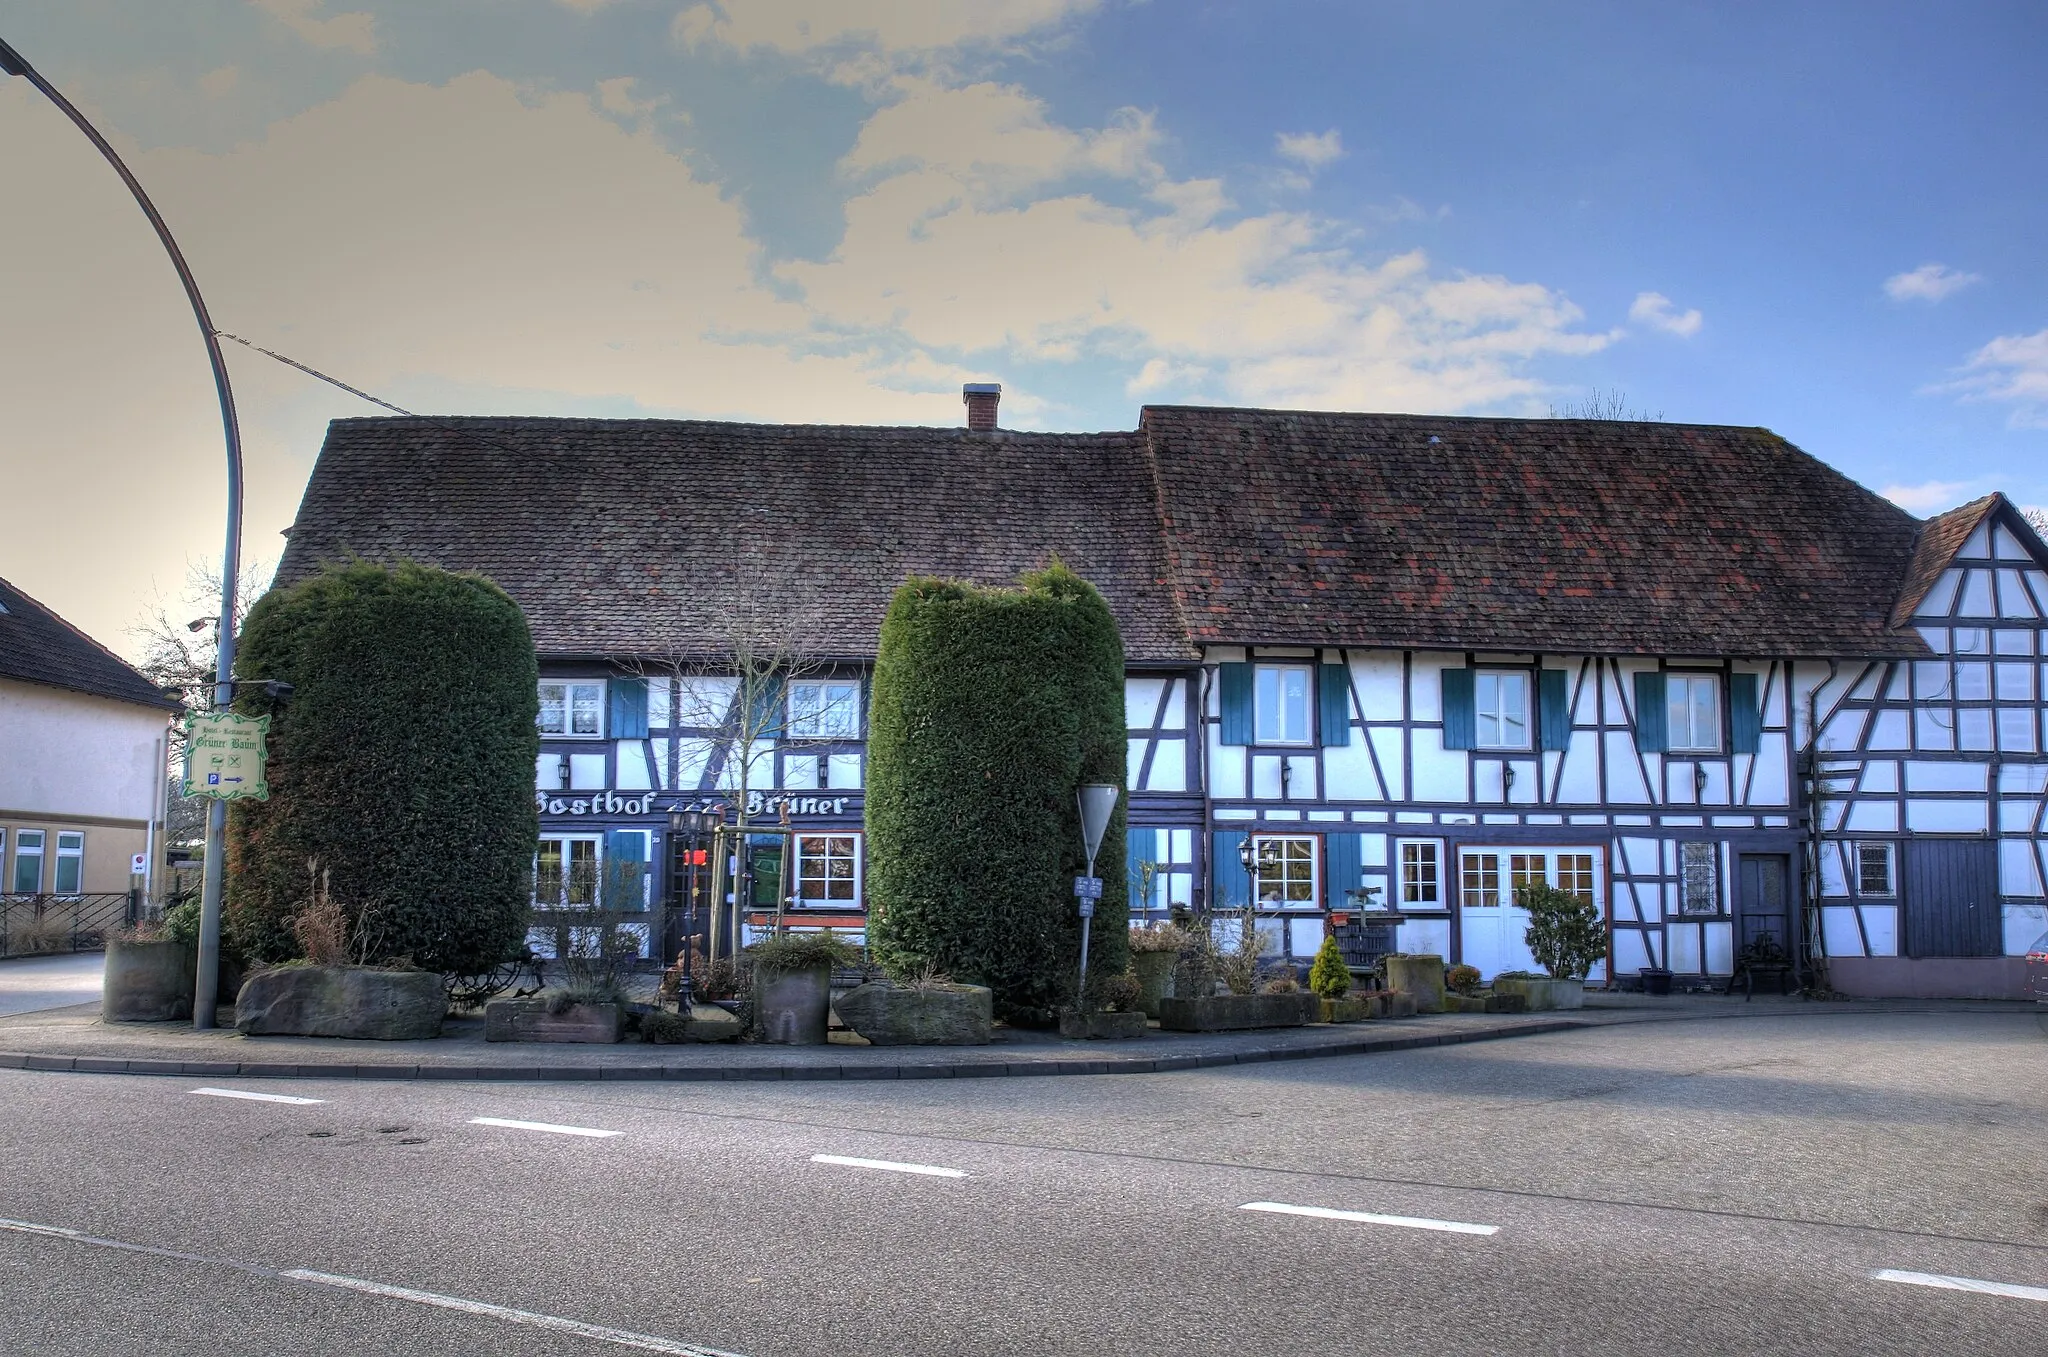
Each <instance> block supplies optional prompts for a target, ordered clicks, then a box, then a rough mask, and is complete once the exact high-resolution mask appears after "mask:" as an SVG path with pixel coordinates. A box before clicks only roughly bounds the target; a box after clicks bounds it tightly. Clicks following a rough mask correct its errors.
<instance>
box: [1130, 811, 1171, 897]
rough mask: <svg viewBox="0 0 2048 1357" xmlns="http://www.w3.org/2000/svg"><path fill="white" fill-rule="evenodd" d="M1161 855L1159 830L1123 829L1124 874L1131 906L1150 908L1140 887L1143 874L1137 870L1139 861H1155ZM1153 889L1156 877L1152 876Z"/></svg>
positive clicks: (1156, 882) (1155, 885)
mask: <svg viewBox="0 0 2048 1357" xmlns="http://www.w3.org/2000/svg"><path fill="white" fill-rule="evenodd" d="M1162 856H1163V854H1161V853H1160V851H1159V831H1158V830H1156V829H1126V830H1125V831H1124V875H1125V876H1127V877H1129V878H1130V887H1129V889H1130V897H1131V908H1132V909H1134V910H1138V909H1150V908H1152V903H1151V901H1149V900H1146V899H1144V898H1143V894H1142V891H1141V890H1140V888H1141V887H1142V886H1143V885H1144V875H1143V873H1141V872H1140V871H1139V870H1138V864H1139V863H1141V862H1153V863H1156V862H1158V861H1159V859H1160V858H1161V857H1162ZM1153 884H1154V887H1155V889H1156V888H1157V884H1158V878H1157V877H1154V878H1153Z"/></svg>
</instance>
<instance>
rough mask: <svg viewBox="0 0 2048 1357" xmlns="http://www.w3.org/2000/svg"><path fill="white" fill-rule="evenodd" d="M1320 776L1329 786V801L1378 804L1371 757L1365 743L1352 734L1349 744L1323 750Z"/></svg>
mask: <svg viewBox="0 0 2048 1357" xmlns="http://www.w3.org/2000/svg"><path fill="white" fill-rule="evenodd" d="M1323 776H1324V778H1325V779H1326V780H1327V781H1328V783H1329V798H1330V800H1332V801H1379V800H1383V799H1384V798H1383V797H1382V796H1381V794H1380V784H1379V779H1378V778H1376V777H1374V776H1373V772H1372V755H1371V753H1369V752H1368V750H1367V748H1366V744H1365V741H1364V740H1362V739H1360V738H1359V737H1358V732H1356V731H1353V732H1352V739H1351V743H1350V744H1347V745H1336V746H1333V747H1331V748H1329V749H1325V750H1324V751H1323Z"/></svg>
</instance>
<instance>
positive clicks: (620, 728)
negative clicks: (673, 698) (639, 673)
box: [610, 678, 647, 740]
mask: <svg viewBox="0 0 2048 1357" xmlns="http://www.w3.org/2000/svg"><path fill="white" fill-rule="evenodd" d="M610 689H611V736H612V738H613V739H614V740H644V739H646V738H647V680H646V679H644V678H615V679H613V680H612V681H611V684H610Z"/></svg>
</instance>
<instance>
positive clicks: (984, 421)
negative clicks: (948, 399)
mask: <svg viewBox="0 0 2048 1357" xmlns="http://www.w3.org/2000/svg"><path fill="white" fill-rule="evenodd" d="M960 399H961V400H963V401H965V402H967V427H968V428H969V429H970V430H972V431H973V432H975V433H993V432H994V431H995V427H996V406H997V404H999V403H1000V402H1001V401H1002V399H1003V388H1002V385H1001V383H998V382H969V383H967V385H965V386H963V387H961V388H960Z"/></svg>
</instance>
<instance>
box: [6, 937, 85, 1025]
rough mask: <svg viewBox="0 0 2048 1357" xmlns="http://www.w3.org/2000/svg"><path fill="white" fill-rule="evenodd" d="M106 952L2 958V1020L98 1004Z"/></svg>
mask: <svg viewBox="0 0 2048 1357" xmlns="http://www.w3.org/2000/svg"><path fill="white" fill-rule="evenodd" d="M106 962H107V958H106V954H105V953H104V952H66V953H59V954H58V955H56V956H35V957H5V958H0V1018H4V1017H6V1016H7V1015H8V1014H10V1013H35V1012H39V1011H41V1010H43V1009H50V1008H68V1007H70V1006H71V1005H73V1004H92V1003H98V1002H99V997H100V972H101V971H102V970H104V969H105V967H106Z"/></svg>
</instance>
